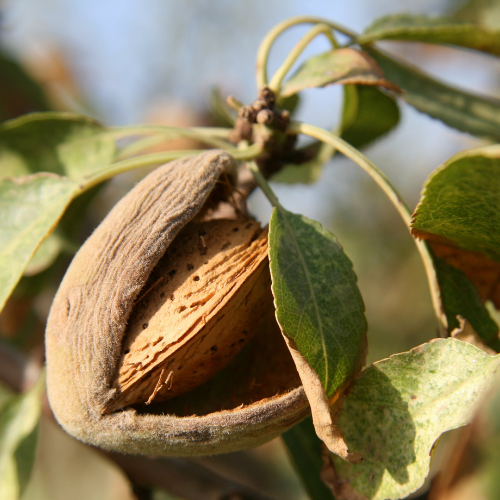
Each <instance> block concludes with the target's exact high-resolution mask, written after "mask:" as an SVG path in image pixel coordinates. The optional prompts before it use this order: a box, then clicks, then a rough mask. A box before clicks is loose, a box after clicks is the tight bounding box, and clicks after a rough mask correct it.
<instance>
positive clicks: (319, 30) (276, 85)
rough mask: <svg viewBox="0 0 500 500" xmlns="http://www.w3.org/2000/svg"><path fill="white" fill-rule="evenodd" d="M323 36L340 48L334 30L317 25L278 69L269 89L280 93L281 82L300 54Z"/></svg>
mask: <svg viewBox="0 0 500 500" xmlns="http://www.w3.org/2000/svg"><path fill="white" fill-rule="evenodd" d="M321 34H324V35H326V37H327V38H328V39H329V40H330V42H331V44H332V46H333V48H334V49H335V48H337V47H338V43H337V41H336V40H335V37H334V36H333V34H332V28H331V27H330V26H328V25H326V24H323V23H321V24H317V25H316V26H314V28H311V29H310V30H309V31H308V32H307V33H306V34H305V35H304V36H303V37H302V38H301V39H300V40H299V41H298V43H297V44H296V45H295V47H294V48H293V49H292V50H291V52H290V53H289V54H288V56H287V57H286V59H285V60H284V61H283V64H282V65H281V66H280V67H279V68H278V70H277V71H276V73H275V74H274V76H273V77H272V78H271V81H270V82H269V88H270V89H271V90H272V91H274V92H275V93H279V91H280V88H281V82H282V81H283V79H284V78H285V76H286V74H287V73H288V71H290V69H291V67H292V66H293V65H294V63H295V61H296V60H297V59H298V57H299V56H300V54H302V52H303V51H304V49H305V48H306V47H307V46H308V45H309V44H310V43H311V42H312V40H313V39H314V38H316V37H317V36H318V35H321Z"/></svg>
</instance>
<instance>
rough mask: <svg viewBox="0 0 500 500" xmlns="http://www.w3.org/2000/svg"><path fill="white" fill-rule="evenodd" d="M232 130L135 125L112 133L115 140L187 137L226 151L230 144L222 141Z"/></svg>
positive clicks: (112, 130)
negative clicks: (161, 135) (159, 135)
mask: <svg viewBox="0 0 500 500" xmlns="http://www.w3.org/2000/svg"><path fill="white" fill-rule="evenodd" d="M230 132H231V129H228V128H214V129H212V128H210V127H206V128H205V127H192V128H182V127H168V126H160V125H134V126H131V127H129V126H126V127H114V128H112V129H111V133H112V134H113V136H114V137H115V139H117V140H118V139H124V138H126V137H130V136H132V135H148V134H164V135H165V136H166V139H167V140H168V139H174V138H177V137H187V138H189V139H196V140H198V141H200V142H203V143H205V144H207V145H209V146H214V147H217V148H223V149H226V148H227V147H228V143H227V142H226V141H224V140H221V139H227V138H228V137H229V134H230Z"/></svg>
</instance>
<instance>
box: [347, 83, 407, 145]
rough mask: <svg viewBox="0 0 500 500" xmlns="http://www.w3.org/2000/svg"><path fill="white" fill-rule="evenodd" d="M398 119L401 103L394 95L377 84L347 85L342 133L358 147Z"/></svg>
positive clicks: (387, 130) (387, 128)
mask: <svg viewBox="0 0 500 500" xmlns="http://www.w3.org/2000/svg"><path fill="white" fill-rule="evenodd" d="M374 117H376V119H374ZM398 123H399V107H398V104H397V103H396V101H395V100H394V99H393V98H392V97H391V96H390V95H388V94H386V93H384V92H382V91H381V90H380V89H378V88H376V87H368V86H363V85H345V86H344V107H343V110H342V125H341V129H342V133H341V137H342V139H344V140H345V141H347V142H349V143H350V144H352V145H353V146H354V147H355V148H362V147H364V146H367V145H368V144H370V143H371V142H373V141H374V140H376V139H378V138H379V137H381V136H383V135H385V134H387V133H388V132H389V131H391V130H392V129H393V128H394V127H396V125H397V124H398Z"/></svg>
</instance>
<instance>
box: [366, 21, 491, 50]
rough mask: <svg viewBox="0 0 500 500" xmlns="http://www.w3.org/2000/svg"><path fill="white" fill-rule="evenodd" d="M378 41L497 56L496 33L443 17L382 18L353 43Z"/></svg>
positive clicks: (475, 25)
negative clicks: (451, 46)
mask: <svg viewBox="0 0 500 500" xmlns="http://www.w3.org/2000/svg"><path fill="white" fill-rule="evenodd" d="M379 40H405V41H412V42H425V43H433V44H446V45H456V46H458V47H465V48H468V49H474V50H479V51H481V52H487V53H489V54H494V55H497V56H499V55H500V30H495V29H488V28H485V27H482V26H478V25H477V24H473V23H470V22H460V21H457V20H455V19H451V18H446V17H434V18H432V17H427V16H421V15H418V16H415V15H411V14H398V15H390V16H385V17H382V18H380V19H377V20H376V21H375V22H374V23H373V24H372V25H371V26H369V27H368V28H367V29H366V30H365V32H364V33H363V35H361V36H360V37H358V38H357V40H356V42H357V43H359V44H364V43H370V42H376V41H379Z"/></svg>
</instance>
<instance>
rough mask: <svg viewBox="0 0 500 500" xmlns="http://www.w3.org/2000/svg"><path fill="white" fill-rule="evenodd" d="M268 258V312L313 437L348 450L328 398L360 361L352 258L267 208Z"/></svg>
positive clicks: (306, 225)
mask: <svg viewBox="0 0 500 500" xmlns="http://www.w3.org/2000/svg"><path fill="white" fill-rule="evenodd" d="M269 259H270V269H271V277H272V291H273V295H274V300H275V305H276V317H277V319H278V323H279V325H280V328H281V330H282V333H283V335H284V336H285V340H286V341H287V344H288V346H289V349H290V352H291V354H292V357H293V359H294V362H295V364H296V367H297V370H298V372H299V375H300V378H301V380H302V383H303V385H304V390H305V392H306V395H307V398H308V399H309V403H310V405H311V411H312V414H313V421H314V426H315V429H316V432H317V433H318V436H319V437H320V438H321V439H322V440H323V441H325V442H326V444H327V446H328V447H329V449H330V450H332V451H333V452H334V453H338V454H339V455H340V456H343V458H345V459H349V460H353V461H359V459H360V457H359V455H358V454H356V453H352V454H351V453H349V451H348V450H347V447H346V446H345V444H344V443H343V439H342V433H341V432H340V430H339V429H338V428H337V427H336V426H335V425H333V422H332V416H331V414H330V407H329V406H328V398H330V399H332V398H335V397H338V396H339V393H340V392H341V390H342V388H343V386H344V385H345V384H346V382H347V381H348V380H349V379H350V378H352V377H353V376H354V375H355V372H356V371H357V369H359V368H360V366H361V365H362V363H364V356H365V339H366V320H365V316H364V304H363V299H362V298H361V294H360V293H359V290H358V288H357V285H356V275H355V274H354V271H353V269H352V264H351V262H350V261H349V259H348V258H347V256H346V255H345V254H344V252H343V250H342V247H341V246H340V244H339V243H338V241H337V240H336V238H335V236H333V234H331V233H330V232H328V231H326V230H325V229H324V228H323V227H322V226H321V225H320V224H319V223H318V222H316V221H313V220H310V219H308V218H307V217H304V216H302V215H297V214H293V213H291V212H288V211H287V210H285V209H284V208H282V207H279V208H275V209H274V210H273V213H272V215H271V220H270V223H269Z"/></svg>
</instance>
